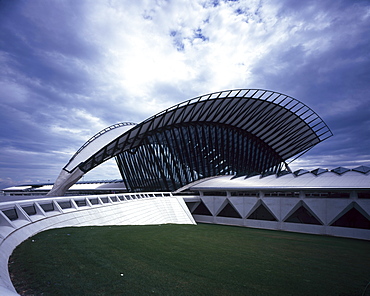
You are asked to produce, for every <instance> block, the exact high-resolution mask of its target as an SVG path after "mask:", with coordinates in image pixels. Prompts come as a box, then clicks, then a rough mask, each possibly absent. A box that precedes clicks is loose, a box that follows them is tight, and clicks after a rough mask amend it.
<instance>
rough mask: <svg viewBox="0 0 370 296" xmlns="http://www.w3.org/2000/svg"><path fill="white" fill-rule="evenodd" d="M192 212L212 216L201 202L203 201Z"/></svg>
mask: <svg viewBox="0 0 370 296" xmlns="http://www.w3.org/2000/svg"><path fill="white" fill-rule="evenodd" d="M193 214H194V215H204V216H212V214H211V212H210V211H209V210H208V208H207V206H206V205H205V204H204V203H203V201H201V202H200V204H199V205H198V206H197V207H196V208H195V210H194V211H193Z"/></svg>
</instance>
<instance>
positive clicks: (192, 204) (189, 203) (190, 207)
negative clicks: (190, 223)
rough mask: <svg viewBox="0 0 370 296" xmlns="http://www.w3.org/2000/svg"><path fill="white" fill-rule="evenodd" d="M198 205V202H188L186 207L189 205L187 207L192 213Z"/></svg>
mask: <svg viewBox="0 0 370 296" xmlns="http://www.w3.org/2000/svg"><path fill="white" fill-rule="evenodd" d="M196 204H197V202H196V201H192V202H186V205H187V207H188V209H189V211H190V212H191V211H192V210H193V209H194V207H195V206H196Z"/></svg>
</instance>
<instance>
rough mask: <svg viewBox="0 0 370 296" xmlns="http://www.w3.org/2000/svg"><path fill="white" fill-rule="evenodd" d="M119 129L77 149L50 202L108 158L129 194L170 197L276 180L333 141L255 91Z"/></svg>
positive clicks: (289, 103)
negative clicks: (201, 186)
mask: <svg viewBox="0 0 370 296" xmlns="http://www.w3.org/2000/svg"><path fill="white" fill-rule="evenodd" d="M125 128H126V129H123V130H122V131H123V132H122V133H114V134H113V133H112V131H115V130H116V129H115V128H114V129H111V130H109V131H106V132H104V133H103V134H107V135H108V134H109V136H107V139H108V138H109V139H110V141H106V142H105V145H103V146H101V145H95V141H96V140H97V139H99V138H100V137H101V136H98V137H96V138H95V136H94V137H93V138H92V139H90V140H89V141H90V142H89V141H88V143H87V144H85V145H84V146H82V147H81V148H80V150H79V151H78V152H77V153H76V155H75V156H74V157H72V159H71V160H70V161H69V163H68V164H67V165H66V166H65V167H64V168H63V170H62V172H61V175H60V176H59V177H58V179H57V181H56V183H55V185H54V187H53V189H52V190H51V191H50V193H49V195H63V194H64V192H65V191H66V190H67V189H68V188H69V186H71V185H72V184H74V183H75V182H76V181H77V180H78V179H79V178H81V177H82V175H83V174H84V173H86V172H88V171H90V170H91V169H93V168H95V167H96V166H98V165H99V164H101V163H103V162H104V161H106V160H108V159H110V158H112V157H115V158H116V161H117V164H118V167H119V170H120V172H121V175H122V178H123V180H124V182H125V184H126V187H127V189H128V191H160V190H162V191H163V190H166V191H173V190H176V189H178V188H180V187H182V186H184V185H186V184H188V183H190V182H194V181H196V180H199V179H202V178H206V177H210V176H215V175H233V176H235V177H239V176H243V175H244V176H250V175H254V174H270V173H278V172H280V171H282V170H287V169H288V170H289V167H288V164H287V163H288V162H291V161H293V160H294V159H296V158H297V157H299V156H300V155H302V154H303V153H305V152H307V151H308V150H310V149H311V148H312V147H314V146H315V145H316V144H318V143H320V142H321V141H324V140H325V139H327V138H329V137H330V136H332V132H331V131H330V129H329V127H328V126H327V125H326V124H325V123H324V121H323V120H322V119H321V118H320V117H319V116H318V115H317V114H316V113H315V112H314V111H313V110H312V109H310V108H309V107H308V106H306V105H305V104H303V103H302V102H300V101H298V100H296V99H294V98H292V97H289V96H287V95H284V94H281V93H277V92H272V91H268V90H261V89H236V90H227V91H221V92H216V93H211V94H207V95H203V96H199V97H196V98H194V99H191V100H188V101H185V102H182V103H180V104H177V105H175V106H173V107H171V108H168V109H166V110H164V111H162V112H160V113H158V114H156V115H154V116H152V117H150V118H148V119H146V120H144V121H143V122H141V123H139V124H137V125H133V124H129V125H125ZM117 131H118V130H117ZM118 134H119V135H118ZM99 143H101V141H100V142H99ZM88 148H89V149H88Z"/></svg>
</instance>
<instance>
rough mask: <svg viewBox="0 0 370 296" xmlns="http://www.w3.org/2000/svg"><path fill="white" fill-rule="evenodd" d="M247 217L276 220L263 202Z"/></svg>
mask: <svg viewBox="0 0 370 296" xmlns="http://www.w3.org/2000/svg"><path fill="white" fill-rule="evenodd" d="M247 219H253V220H266V221H277V219H276V217H275V216H274V215H273V214H271V213H270V211H269V210H268V209H267V208H266V206H265V205H264V204H262V203H261V204H260V205H259V206H258V207H257V208H256V209H255V210H254V211H253V213H252V214H250V215H249V217H248V218H247Z"/></svg>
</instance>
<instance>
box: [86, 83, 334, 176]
mask: <svg viewBox="0 0 370 296" xmlns="http://www.w3.org/2000/svg"><path fill="white" fill-rule="evenodd" d="M191 122H194V123H197V122H213V123H219V124H224V125H228V126H232V127H236V128H238V129H242V130H245V131H247V132H249V133H250V134H253V135H254V136H256V137H258V138H259V139H261V140H262V141H263V142H265V143H266V144H267V145H268V146H269V147H271V148H272V149H273V150H275V151H276V153H278V154H279V155H280V156H281V158H282V159H283V160H288V159H290V158H292V157H294V156H298V155H301V154H302V153H304V152H306V151H307V150H309V149H311V148H312V147H313V146H315V145H316V144H318V143H319V142H321V141H323V140H325V139H327V138H328V137H330V136H332V133H331V131H330V129H329V128H328V126H327V125H326V124H325V123H324V121H323V120H322V119H321V118H320V117H319V116H318V115H317V114H316V113H315V112H314V111H313V110H312V109H310V108H309V107H307V106H306V105H305V104H303V103H302V102H300V101H298V100H296V99H294V98H292V97H289V96H286V95H283V94H280V93H276V92H272V91H267V90H258V89H238V90H229V91H222V92H216V93H212V94H208V95H204V96H200V97H197V98H194V99H191V100H188V101H185V102H183V103H180V104H178V105H175V106H173V107H171V108H168V109H166V110H164V111H162V112H160V113H158V114H156V115H154V116H152V117H150V118H148V119H146V120H145V121H143V122H142V123H140V124H138V125H136V126H135V127H134V128H132V129H130V130H129V131H127V132H126V133H124V134H122V135H121V136H120V137H118V138H116V139H115V140H114V141H112V142H111V143H109V144H108V145H106V146H105V147H104V148H102V149H101V150H100V151H99V152H97V153H96V154H94V155H92V156H91V157H90V158H89V159H87V160H86V161H85V162H84V163H81V164H80V165H79V167H80V169H81V170H82V171H84V172H88V171H89V170H91V169H92V168H94V167H95V166H97V165H99V164H100V163H102V162H104V161H106V160H107V159H109V158H112V157H114V156H116V155H118V154H119V153H121V152H123V151H125V150H130V149H133V148H137V147H139V146H140V143H141V142H142V141H143V139H144V138H145V137H146V136H147V135H148V134H149V133H151V132H153V131H154V130H157V129H160V128H163V127H165V126H173V125H176V124H184V123H191Z"/></svg>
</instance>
